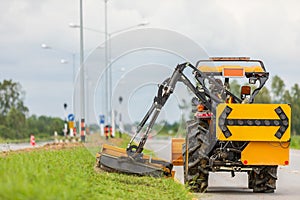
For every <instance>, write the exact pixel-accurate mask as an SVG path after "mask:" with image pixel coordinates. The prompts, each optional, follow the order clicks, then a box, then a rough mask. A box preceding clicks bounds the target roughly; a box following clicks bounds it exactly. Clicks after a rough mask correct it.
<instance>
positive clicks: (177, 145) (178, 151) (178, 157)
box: [171, 138, 185, 166]
mask: <svg viewBox="0 0 300 200" xmlns="http://www.w3.org/2000/svg"><path fill="white" fill-rule="evenodd" d="M184 143H185V139H184V138H172V150H171V151H172V164H173V165H174V166H182V165H183V158H182V145H183V144H184Z"/></svg>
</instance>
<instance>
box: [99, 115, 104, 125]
mask: <svg viewBox="0 0 300 200" xmlns="http://www.w3.org/2000/svg"><path fill="white" fill-rule="evenodd" d="M99 118H100V120H99V122H100V124H104V123H105V116H104V115H99Z"/></svg>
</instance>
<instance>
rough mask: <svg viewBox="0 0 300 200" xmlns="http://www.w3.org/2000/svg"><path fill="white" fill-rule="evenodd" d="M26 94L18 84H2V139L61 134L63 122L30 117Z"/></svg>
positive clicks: (58, 119)
mask: <svg viewBox="0 0 300 200" xmlns="http://www.w3.org/2000/svg"><path fill="white" fill-rule="evenodd" d="M24 97H25V92H24V91H23V90H22V86H21V84H20V83H18V82H14V81H12V80H3V81H2V82H0V139H1V138H2V139H23V138H28V137H29V136H30V135H31V134H34V135H38V136H39V137H49V136H51V135H53V133H54V131H58V132H61V131H60V130H62V128H63V124H64V122H63V120H62V119H60V118H55V117H47V116H39V117H38V116H36V115H31V116H28V115H29V109H28V107H26V106H25V105H24Z"/></svg>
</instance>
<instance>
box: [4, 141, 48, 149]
mask: <svg viewBox="0 0 300 200" xmlns="http://www.w3.org/2000/svg"><path fill="white" fill-rule="evenodd" d="M49 142H51V141H48V142H38V143H36V145H35V146H36V147H40V146H44V145H45V144H47V143H49ZM26 148H33V146H31V145H30V143H29V142H28V143H19V144H15V143H0V151H10V150H11V151H15V150H20V149H26Z"/></svg>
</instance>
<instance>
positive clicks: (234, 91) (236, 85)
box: [230, 80, 241, 97]
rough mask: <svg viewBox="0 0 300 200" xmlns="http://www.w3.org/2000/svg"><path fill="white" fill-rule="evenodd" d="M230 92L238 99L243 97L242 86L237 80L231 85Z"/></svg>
mask: <svg viewBox="0 0 300 200" xmlns="http://www.w3.org/2000/svg"><path fill="white" fill-rule="evenodd" d="M230 92H231V93H232V94H234V95H235V96H237V97H240V95H241V85H240V84H239V83H238V81H237V80H233V81H231V83H230Z"/></svg>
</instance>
